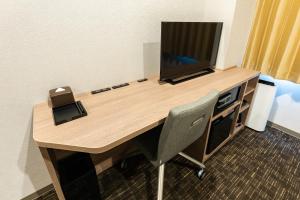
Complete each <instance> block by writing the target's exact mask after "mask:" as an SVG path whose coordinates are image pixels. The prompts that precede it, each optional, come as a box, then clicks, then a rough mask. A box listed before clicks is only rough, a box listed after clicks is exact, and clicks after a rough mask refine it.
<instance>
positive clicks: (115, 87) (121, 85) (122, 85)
mask: <svg viewBox="0 0 300 200" xmlns="http://www.w3.org/2000/svg"><path fill="white" fill-rule="evenodd" d="M127 85H129V83H123V84H120V85H115V86H112V88H113V89H117V88H120V87H125V86H127Z"/></svg>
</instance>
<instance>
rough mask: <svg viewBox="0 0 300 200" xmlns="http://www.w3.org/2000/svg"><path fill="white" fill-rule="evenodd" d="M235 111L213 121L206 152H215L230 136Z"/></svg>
mask: <svg viewBox="0 0 300 200" xmlns="http://www.w3.org/2000/svg"><path fill="white" fill-rule="evenodd" d="M234 113H235V111H234V110H233V111H232V112H231V113H229V114H228V115H226V116H225V117H223V116H220V117H218V118H217V119H215V120H214V121H213V122H212V123H211V128H210V133H209V138H208V143H207V147H206V154H210V153H211V152H213V151H214V150H215V149H216V148H217V147H218V146H219V145H220V144H221V143H222V142H223V141H225V140H226V139H227V138H228V137H229V134H230V131H231V127H232V123H233V122H234V121H233V119H234Z"/></svg>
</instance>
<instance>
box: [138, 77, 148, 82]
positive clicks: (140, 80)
mask: <svg viewBox="0 0 300 200" xmlns="http://www.w3.org/2000/svg"><path fill="white" fill-rule="evenodd" d="M147 80H148V79H147V78H143V79H139V80H137V82H139V83H140V82H144V81H147Z"/></svg>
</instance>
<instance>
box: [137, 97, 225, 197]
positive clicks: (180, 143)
mask: <svg viewBox="0 0 300 200" xmlns="http://www.w3.org/2000/svg"><path fill="white" fill-rule="evenodd" d="M218 96H219V92H217V91H212V92H210V93H209V94H208V95H207V96H205V97H202V98H200V99H199V100H197V101H195V102H193V103H189V104H186V105H181V106H178V107H175V108H173V109H171V110H170V112H169V114H168V117H167V118H166V120H165V123H164V124H163V125H160V126H158V127H156V128H154V129H152V130H150V131H148V132H146V133H144V134H142V135H140V136H138V137H137V138H136V139H135V142H136V144H137V146H138V147H139V149H140V150H141V152H142V153H143V154H144V155H145V156H146V158H147V159H148V160H149V161H150V162H151V163H152V164H153V165H154V166H155V167H159V172H158V192H157V199H158V200H162V197H163V180H164V170H165V163H166V162H168V161H169V160H171V159H172V158H173V157H175V156H176V155H177V154H179V155H180V156H182V157H184V158H186V159H188V160H189V161H191V162H193V163H195V164H196V165H198V166H200V170H199V172H198V177H199V178H201V176H202V175H203V172H204V168H205V166H204V165H203V164H202V163H200V162H198V161H197V160H195V159H193V158H191V157H190V156H188V155H186V154H184V153H183V152H182V151H183V150H184V149H186V148H187V147H188V146H189V145H191V144H192V143H193V142H195V141H196V140H197V139H198V138H200V137H201V136H202V135H203V133H204V131H205V129H206V126H207V123H208V120H209V119H210V117H211V115H212V113H213V110H214V106H215V104H216V102H217V99H218Z"/></svg>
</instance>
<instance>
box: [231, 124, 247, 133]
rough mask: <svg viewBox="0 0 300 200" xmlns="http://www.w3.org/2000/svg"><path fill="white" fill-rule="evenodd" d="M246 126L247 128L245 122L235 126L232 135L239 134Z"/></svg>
mask: <svg viewBox="0 0 300 200" xmlns="http://www.w3.org/2000/svg"><path fill="white" fill-rule="evenodd" d="M244 128H245V125H243V124H241V125H239V126H237V127H235V128H234V131H233V134H232V135H236V134H238V133H239V132H240V131H241V130H243V129H244Z"/></svg>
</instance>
